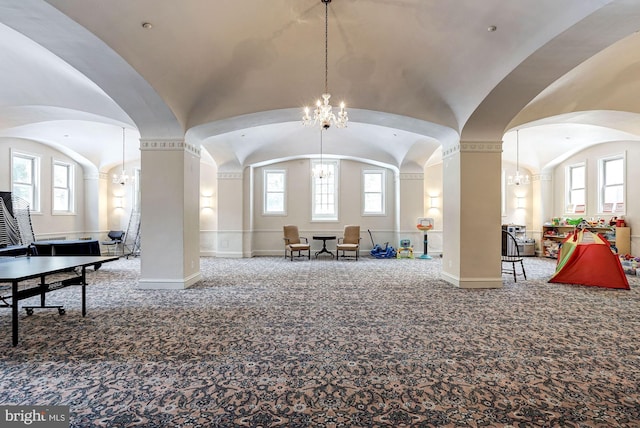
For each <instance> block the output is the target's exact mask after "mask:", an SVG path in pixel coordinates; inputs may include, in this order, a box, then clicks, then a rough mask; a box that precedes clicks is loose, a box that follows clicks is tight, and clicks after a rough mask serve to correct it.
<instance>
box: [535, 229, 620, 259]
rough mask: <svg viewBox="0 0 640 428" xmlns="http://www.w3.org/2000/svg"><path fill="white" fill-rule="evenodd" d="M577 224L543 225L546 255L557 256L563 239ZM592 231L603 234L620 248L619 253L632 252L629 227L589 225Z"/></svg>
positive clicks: (544, 251) (544, 252) (543, 246)
mask: <svg viewBox="0 0 640 428" xmlns="http://www.w3.org/2000/svg"><path fill="white" fill-rule="evenodd" d="M575 228H576V227H575V226H571V225H565V226H552V225H545V226H543V227H542V250H543V255H544V256H545V257H552V258H556V257H557V256H558V250H559V248H560V244H561V243H562V241H563V240H564V239H565V238H566V237H567V236H568V235H569V233H571V232H573V231H574V230H575ZM587 229H588V230H590V231H591V232H595V233H599V234H601V235H603V236H604V237H605V238H606V239H607V240H608V241H609V243H611V245H612V246H615V247H616V248H617V249H618V254H629V253H630V252H631V230H630V228H629V227H615V226H602V227H587Z"/></svg>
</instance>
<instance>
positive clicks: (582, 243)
mask: <svg viewBox="0 0 640 428" xmlns="http://www.w3.org/2000/svg"><path fill="white" fill-rule="evenodd" d="M549 282H560V283H564V284H580V285H592V286H596V287H607V288H621V289H624V290H629V282H628V281H627V276H626V275H625V274H624V270H623V269H622V265H621V264H620V260H619V259H618V256H616V255H615V254H613V252H611V248H610V244H609V242H608V241H607V240H606V239H605V238H604V237H603V236H602V235H600V234H598V233H593V232H590V231H589V230H586V229H582V230H580V229H578V230H576V231H575V232H573V233H571V234H569V236H567V238H566V239H565V240H564V241H563V243H562V247H561V248H560V252H559V253H558V264H557V265H556V273H555V274H554V275H553V276H552V277H551V279H550V280H549Z"/></svg>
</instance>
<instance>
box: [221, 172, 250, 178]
mask: <svg viewBox="0 0 640 428" xmlns="http://www.w3.org/2000/svg"><path fill="white" fill-rule="evenodd" d="M217 177H218V180H242V179H243V178H244V175H243V174H242V173H241V172H219V173H218V175H217Z"/></svg>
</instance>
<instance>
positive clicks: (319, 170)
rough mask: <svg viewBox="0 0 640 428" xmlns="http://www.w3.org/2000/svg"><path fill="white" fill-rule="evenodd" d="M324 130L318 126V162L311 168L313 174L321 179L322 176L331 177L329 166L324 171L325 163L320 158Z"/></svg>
mask: <svg viewBox="0 0 640 428" xmlns="http://www.w3.org/2000/svg"><path fill="white" fill-rule="evenodd" d="M324 130H325V128H320V163H319V164H316V166H315V167H314V168H313V176H314V177H317V178H319V179H321V180H322V179H323V178H329V177H331V171H329V168H327V169H326V171H325V168H324V167H325V165H324V162H323V159H322V133H323V132H324Z"/></svg>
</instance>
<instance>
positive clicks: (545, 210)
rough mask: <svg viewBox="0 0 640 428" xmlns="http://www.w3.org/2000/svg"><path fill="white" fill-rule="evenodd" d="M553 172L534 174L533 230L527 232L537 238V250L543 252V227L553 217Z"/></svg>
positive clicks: (532, 183)
mask: <svg viewBox="0 0 640 428" xmlns="http://www.w3.org/2000/svg"><path fill="white" fill-rule="evenodd" d="M551 177H552V176H551V173H550V172H547V173H545V172H544V171H543V172H542V173H540V174H536V175H534V176H533V178H532V180H531V186H532V188H531V190H532V211H531V212H532V217H531V218H532V225H531V228H532V230H531V231H529V230H527V234H528V235H529V236H531V237H533V238H534V239H535V240H536V251H538V252H542V251H543V248H542V240H543V237H542V227H543V226H544V223H545V222H546V221H550V220H551V217H553V186H552V185H553V182H552V178H551Z"/></svg>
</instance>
